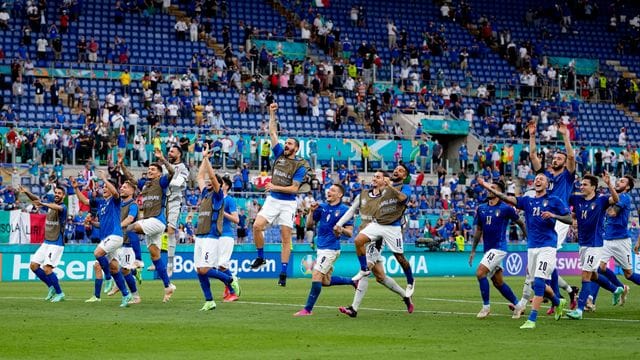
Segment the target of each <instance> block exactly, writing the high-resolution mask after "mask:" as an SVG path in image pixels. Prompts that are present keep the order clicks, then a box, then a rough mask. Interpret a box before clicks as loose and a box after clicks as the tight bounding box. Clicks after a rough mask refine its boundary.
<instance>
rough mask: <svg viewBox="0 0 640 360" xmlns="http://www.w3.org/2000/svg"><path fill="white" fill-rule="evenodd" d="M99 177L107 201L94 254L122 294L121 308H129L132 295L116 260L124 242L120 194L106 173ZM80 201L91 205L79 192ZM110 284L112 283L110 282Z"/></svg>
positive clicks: (103, 204) (102, 212) (100, 173)
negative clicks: (98, 241)
mask: <svg viewBox="0 0 640 360" xmlns="http://www.w3.org/2000/svg"><path fill="white" fill-rule="evenodd" d="M98 176H99V178H100V179H101V180H102V182H103V190H102V191H103V193H102V194H103V197H104V200H105V201H104V202H103V203H102V204H101V205H100V208H99V209H98V219H99V221H100V224H99V226H100V227H99V232H100V239H101V241H100V243H99V244H98V246H97V247H96V249H95V251H94V252H93V255H94V256H95V257H96V261H97V262H98V264H100V268H101V269H102V271H103V272H104V274H105V277H106V274H110V275H111V276H110V278H109V279H110V280H111V279H112V281H114V282H115V284H116V285H117V287H118V289H119V290H120V291H121V292H122V302H121V303H120V306H121V307H127V306H129V301H131V294H130V293H129V290H128V289H127V286H126V284H125V280H124V276H123V275H122V273H121V272H120V270H119V269H118V264H117V260H116V256H117V251H118V249H120V248H121V247H122V243H123V241H124V240H123V238H122V226H121V225H120V203H121V200H120V194H119V193H118V190H117V189H116V186H115V185H114V184H113V183H112V180H111V179H108V178H107V175H106V173H105V172H104V171H102V170H99V171H98ZM72 184H73V185H74V187H75V188H77V185H76V184H75V181H74V180H72ZM78 200H79V201H81V202H82V203H84V204H86V205H88V204H89V200H88V199H87V198H86V197H85V196H84V195H83V194H82V192H78ZM108 283H112V282H111V281H109V282H108ZM105 290H106V291H109V290H111V289H110V287H108V288H107V289H105Z"/></svg>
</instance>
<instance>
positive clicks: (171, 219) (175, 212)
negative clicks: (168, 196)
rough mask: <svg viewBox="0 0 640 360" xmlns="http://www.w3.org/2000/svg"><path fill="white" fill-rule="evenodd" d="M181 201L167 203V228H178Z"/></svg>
mask: <svg viewBox="0 0 640 360" xmlns="http://www.w3.org/2000/svg"><path fill="white" fill-rule="evenodd" d="M180 204H181V201H169V202H167V226H169V227H172V228H173V229H177V228H178V218H179V217H180V209H181V207H182V206H181V205H180Z"/></svg>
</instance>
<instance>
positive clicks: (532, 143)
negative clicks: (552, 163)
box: [528, 121, 542, 172]
mask: <svg viewBox="0 0 640 360" xmlns="http://www.w3.org/2000/svg"><path fill="white" fill-rule="evenodd" d="M537 125H538V123H537V122H535V121H529V125H528V128H529V159H530V160H531V165H532V166H533V171H534V172H537V171H539V170H540V169H541V168H542V163H541V162H540V158H539V157H538V152H537V151H536V150H537V149H536V126H537Z"/></svg>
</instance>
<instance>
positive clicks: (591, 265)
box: [580, 246, 602, 272]
mask: <svg viewBox="0 0 640 360" xmlns="http://www.w3.org/2000/svg"><path fill="white" fill-rule="evenodd" d="M598 259H602V247H587V246H580V270H582V271H589V272H596V271H598V266H600V261H598Z"/></svg>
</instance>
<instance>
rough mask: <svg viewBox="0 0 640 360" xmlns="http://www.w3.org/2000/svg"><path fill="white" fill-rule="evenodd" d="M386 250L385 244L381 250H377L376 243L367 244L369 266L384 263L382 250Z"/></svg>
mask: <svg viewBox="0 0 640 360" xmlns="http://www.w3.org/2000/svg"><path fill="white" fill-rule="evenodd" d="M383 248H384V244H383V245H382V247H380V250H378V248H376V243H375V242H370V243H368V244H367V264H373V265H375V264H377V263H379V262H382V249H383Z"/></svg>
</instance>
